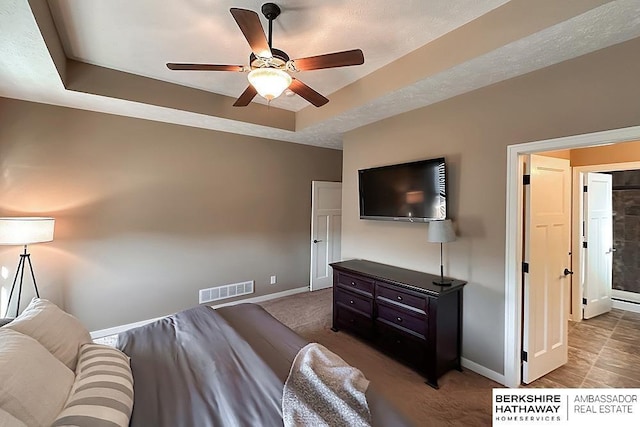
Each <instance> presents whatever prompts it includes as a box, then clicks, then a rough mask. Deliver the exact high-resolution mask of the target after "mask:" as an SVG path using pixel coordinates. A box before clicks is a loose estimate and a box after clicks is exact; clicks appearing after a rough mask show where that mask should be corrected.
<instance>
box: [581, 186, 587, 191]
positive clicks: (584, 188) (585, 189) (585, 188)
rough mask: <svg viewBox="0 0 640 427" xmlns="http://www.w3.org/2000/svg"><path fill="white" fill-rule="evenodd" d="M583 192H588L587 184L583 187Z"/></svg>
mask: <svg viewBox="0 0 640 427" xmlns="http://www.w3.org/2000/svg"><path fill="white" fill-rule="evenodd" d="M582 192H583V193H586V192H587V186H586V185H585V186H584V187H582Z"/></svg>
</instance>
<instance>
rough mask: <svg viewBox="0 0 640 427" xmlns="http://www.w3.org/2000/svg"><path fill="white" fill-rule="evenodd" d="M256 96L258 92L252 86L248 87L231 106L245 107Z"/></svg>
mask: <svg viewBox="0 0 640 427" xmlns="http://www.w3.org/2000/svg"><path fill="white" fill-rule="evenodd" d="M257 94H258V91H256V90H255V89H254V88H253V86H251V85H249V86H247V88H246V89H245V90H244V92H242V95H240V97H239V98H238V99H237V100H236V102H234V103H233V106H234V107H246V106H247V105H249V103H250V102H251V100H252V99H253V98H254V97H255V96H256V95H257Z"/></svg>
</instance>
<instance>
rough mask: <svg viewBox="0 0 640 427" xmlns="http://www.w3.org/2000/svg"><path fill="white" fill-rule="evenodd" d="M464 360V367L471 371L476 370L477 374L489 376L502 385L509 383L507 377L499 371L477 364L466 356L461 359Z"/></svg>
mask: <svg viewBox="0 0 640 427" xmlns="http://www.w3.org/2000/svg"><path fill="white" fill-rule="evenodd" d="M461 362H462V367H463V368H466V369H468V370H470V371H473V372H475V373H476V374H480V375H482V376H483V377H487V378H489V379H490V380H493V381H495V382H497V383H500V384H502V385H506V384H507V380H506V379H505V377H504V375H502V374H499V373H497V372H496V371H492V370H491V369H489V368H485V367H484V366H482V365H479V364H477V363H476V362H472V361H471V360H469V359H465V358H464V357H463V358H462V360H461Z"/></svg>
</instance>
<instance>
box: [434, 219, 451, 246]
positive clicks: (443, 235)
mask: <svg viewBox="0 0 640 427" xmlns="http://www.w3.org/2000/svg"><path fill="white" fill-rule="evenodd" d="M454 240H456V232H455V231H454V230H453V224H452V223H451V220H450V219H445V220H442V221H431V222H430V223H429V231H428V232H427V241H428V242H432V243H447V242H453V241H454Z"/></svg>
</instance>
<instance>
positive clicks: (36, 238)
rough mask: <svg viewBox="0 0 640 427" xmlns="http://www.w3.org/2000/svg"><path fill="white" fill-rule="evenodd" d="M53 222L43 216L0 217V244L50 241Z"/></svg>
mask: <svg viewBox="0 0 640 427" xmlns="http://www.w3.org/2000/svg"><path fill="white" fill-rule="evenodd" d="M54 222H55V220H54V219H53V218H45V217H11V218H0V245H30V244H32V243H43V242H51V241H52V240H53V226H54Z"/></svg>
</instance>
